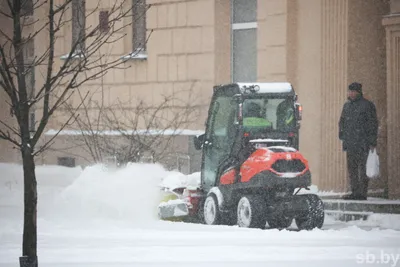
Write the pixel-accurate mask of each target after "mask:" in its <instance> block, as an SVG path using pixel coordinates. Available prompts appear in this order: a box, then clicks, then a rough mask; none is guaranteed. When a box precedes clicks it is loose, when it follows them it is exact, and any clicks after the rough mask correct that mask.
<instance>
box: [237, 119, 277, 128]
mask: <svg viewBox="0 0 400 267" xmlns="http://www.w3.org/2000/svg"><path fill="white" fill-rule="evenodd" d="M243 126H244V127H271V126H272V123H271V122H270V121H268V120H266V119H264V118H257V117H249V118H244V119H243Z"/></svg>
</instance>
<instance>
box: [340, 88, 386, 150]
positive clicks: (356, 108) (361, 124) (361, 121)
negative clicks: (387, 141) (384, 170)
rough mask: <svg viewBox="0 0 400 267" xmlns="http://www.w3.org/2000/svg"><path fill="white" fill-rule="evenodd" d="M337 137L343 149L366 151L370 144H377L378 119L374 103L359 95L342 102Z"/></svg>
mask: <svg viewBox="0 0 400 267" xmlns="http://www.w3.org/2000/svg"><path fill="white" fill-rule="evenodd" d="M339 139H340V140H342V141H343V150H345V151H360V150H363V151H368V149H369V147H370V146H376V145H377V139H378V119H377V114H376V108H375V105H374V103H372V102H371V101H369V100H367V99H365V98H364V97H363V96H362V95H360V96H359V97H358V98H357V99H355V100H348V101H347V102H346V103H345V104H344V106H343V110H342V114H341V116H340V120H339Z"/></svg>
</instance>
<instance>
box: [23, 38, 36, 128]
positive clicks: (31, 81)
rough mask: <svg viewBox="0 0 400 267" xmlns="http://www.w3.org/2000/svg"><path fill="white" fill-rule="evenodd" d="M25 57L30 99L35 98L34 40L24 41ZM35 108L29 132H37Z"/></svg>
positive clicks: (26, 80) (30, 112)
mask: <svg viewBox="0 0 400 267" xmlns="http://www.w3.org/2000/svg"><path fill="white" fill-rule="evenodd" d="M23 55H24V63H25V71H26V74H25V85H26V93H27V95H28V99H29V100H31V99H33V98H34V97H35V42H34V39H33V38H29V39H27V40H25V41H24V44H23ZM35 110H36V109H35V106H31V108H30V110H29V131H30V132H35V120H36V117H35Z"/></svg>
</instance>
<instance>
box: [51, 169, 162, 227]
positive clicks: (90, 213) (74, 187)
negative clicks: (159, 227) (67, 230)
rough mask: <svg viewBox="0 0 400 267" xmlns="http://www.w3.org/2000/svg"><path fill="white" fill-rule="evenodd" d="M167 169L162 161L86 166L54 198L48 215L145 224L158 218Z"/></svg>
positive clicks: (82, 219)
mask: <svg viewBox="0 0 400 267" xmlns="http://www.w3.org/2000/svg"><path fill="white" fill-rule="evenodd" d="M167 174H168V172H167V171H166V170H165V169H164V168H163V167H162V166H160V165H154V164H131V165H129V166H127V167H125V168H121V169H106V168H105V167H104V166H102V165H95V166H91V167H87V168H86V169H85V170H84V171H83V172H82V173H81V174H80V175H79V177H78V178H77V179H76V180H75V181H74V182H73V183H72V184H71V185H70V186H68V187H67V188H65V190H63V192H62V193H61V194H60V195H59V197H58V198H57V199H56V201H55V207H57V208H55V209H53V208H50V209H49V210H48V215H49V217H50V216H53V217H55V218H57V217H58V218H61V219H62V218H65V217H66V216H68V218H71V219H75V220H78V221H93V220H98V221H124V222H128V223H130V224H132V225H139V224H141V225H143V224H147V223H149V222H152V221H155V220H157V205H158V204H159V202H160V200H161V199H160V198H161V195H160V186H159V184H160V182H161V181H162V178H163V177H165V176H166V175H167Z"/></svg>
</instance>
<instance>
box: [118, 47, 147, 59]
mask: <svg viewBox="0 0 400 267" xmlns="http://www.w3.org/2000/svg"><path fill="white" fill-rule="evenodd" d="M121 59H122V60H146V59H147V52H146V51H145V50H143V49H138V50H136V51H133V52H131V53H129V54H127V55H125V56H122V57H121Z"/></svg>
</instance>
